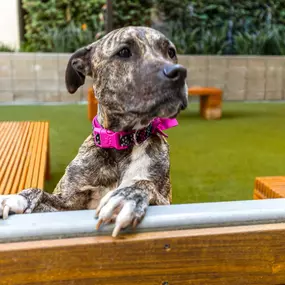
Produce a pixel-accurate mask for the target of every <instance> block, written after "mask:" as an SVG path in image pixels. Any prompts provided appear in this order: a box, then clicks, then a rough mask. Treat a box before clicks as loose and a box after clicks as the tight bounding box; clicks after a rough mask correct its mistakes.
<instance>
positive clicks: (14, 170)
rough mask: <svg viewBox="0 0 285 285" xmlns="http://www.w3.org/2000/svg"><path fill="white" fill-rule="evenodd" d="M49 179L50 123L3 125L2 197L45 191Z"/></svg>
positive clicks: (0, 134)
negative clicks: (45, 181)
mask: <svg viewBox="0 0 285 285" xmlns="http://www.w3.org/2000/svg"><path fill="white" fill-rule="evenodd" d="M49 176H50V162H49V123H48V122H0V194H1V195H2V194H15V193H17V192H19V191H21V190H23V189H25V188H30V187H36V188H40V189H43V188H44V180H45V178H46V179H48V178H49Z"/></svg>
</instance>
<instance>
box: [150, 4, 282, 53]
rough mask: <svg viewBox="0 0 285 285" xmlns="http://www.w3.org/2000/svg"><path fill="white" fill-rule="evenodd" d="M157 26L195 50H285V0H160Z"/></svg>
mask: <svg viewBox="0 0 285 285" xmlns="http://www.w3.org/2000/svg"><path fill="white" fill-rule="evenodd" d="M155 5H156V11H157V14H158V18H159V19H160V23H158V24H157V28H158V29H160V30H161V31H163V32H164V33H166V34H167V35H168V36H169V37H170V38H171V39H172V40H173V41H174V42H175V44H176V45H177V47H178V50H179V52H181V53H191V54H261V55H263V54H264V55H265V54H270V55H280V54H281V55H284V54H285V40H284V39H285V25H284V24H285V1H282V0H281V1H274V0H270V1H264V0H259V1H235V0H216V1H209V0H196V1H189V0H160V1H159V0H157V1H155Z"/></svg>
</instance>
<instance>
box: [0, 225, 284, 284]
mask: <svg viewBox="0 0 285 285" xmlns="http://www.w3.org/2000/svg"><path fill="white" fill-rule="evenodd" d="M0 284H1V285H7V284H9V285H10V284H11V285H12V284H21V285H22V284H58V285H59V284H64V285H69V284H71V285H77V284H78V285H84V284H86V285H95V284H96V285H97V284H98V285H101V284H102V285H107V284H108V285H112V284H114V285H115V284H116V285H123V284H124V285H131V284H132V285H133V284H142V285H162V284H163V285H178V284H179V285H182V284H183V285H187V284H191V285H192V284H195V285H196V284H201V285H211V284H230V285H234V284H242V285H244V284H259V285H261V284H266V285H271V284H285V224H271V225H255V226H242V227H226V228H214V229H197V230H182V231H169V232H154V233H141V234H133V235H124V236H122V237H121V238H117V239H113V238H111V237H105V236H98V237H82V238H71V239H58V240H44V241H32V242H20V243H6V244H0Z"/></svg>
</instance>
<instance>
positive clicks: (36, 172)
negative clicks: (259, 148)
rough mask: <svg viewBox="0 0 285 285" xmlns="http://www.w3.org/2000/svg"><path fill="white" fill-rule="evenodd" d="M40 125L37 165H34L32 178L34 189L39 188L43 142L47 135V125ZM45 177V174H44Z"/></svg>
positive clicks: (42, 123)
mask: <svg viewBox="0 0 285 285" xmlns="http://www.w3.org/2000/svg"><path fill="white" fill-rule="evenodd" d="M39 124H40V130H39V135H38V137H37V142H36V144H37V150H36V158H35V163H34V165H33V167H34V172H33V177H32V187H36V188H38V181H39V176H40V163H41V155H42V148H43V141H44V135H45V133H44V132H45V123H44V122H41V123H39ZM43 177H44V174H43Z"/></svg>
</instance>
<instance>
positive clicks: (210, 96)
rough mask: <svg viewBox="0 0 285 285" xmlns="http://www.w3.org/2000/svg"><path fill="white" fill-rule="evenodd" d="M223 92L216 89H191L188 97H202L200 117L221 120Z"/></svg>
mask: <svg viewBox="0 0 285 285" xmlns="http://www.w3.org/2000/svg"><path fill="white" fill-rule="evenodd" d="M222 94H223V92H222V90H221V89H219V88H215V87H191V88H189V89H188V95H190V96H200V115H201V117H203V118H204V119H207V120H214V119H220V118H221V116H222Z"/></svg>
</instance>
